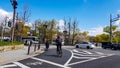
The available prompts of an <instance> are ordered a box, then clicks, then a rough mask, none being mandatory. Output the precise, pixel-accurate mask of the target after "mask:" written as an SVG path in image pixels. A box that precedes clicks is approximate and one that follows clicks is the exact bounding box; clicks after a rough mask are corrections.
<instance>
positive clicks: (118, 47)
mask: <svg viewBox="0 0 120 68" xmlns="http://www.w3.org/2000/svg"><path fill="white" fill-rule="evenodd" d="M111 49H113V50H120V44H112V48H111Z"/></svg>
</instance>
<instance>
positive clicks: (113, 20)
mask: <svg viewBox="0 0 120 68" xmlns="http://www.w3.org/2000/svg"><path fill="white" fill-rule="evenodd" d="M119 18H120V15H119V14H118V15H117V17H115V18H112V14H110V42H111V43H112V22H115V21H118V20H119Z"/></svg>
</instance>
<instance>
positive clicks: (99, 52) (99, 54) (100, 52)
mask: <svg viewBox="0 0 120 68" xmlns="http://www.w3.org/2000/svg"><path fill="white" fill-rule="evenodd" d="M95 53H97V54H99V55H104V54H103V53H101V52H95Z"/></svg>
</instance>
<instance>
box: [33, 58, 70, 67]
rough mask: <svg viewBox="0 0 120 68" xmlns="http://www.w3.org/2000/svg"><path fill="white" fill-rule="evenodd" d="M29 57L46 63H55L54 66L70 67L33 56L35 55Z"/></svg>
mask: <svg viewBox="0 0 120 68" xmlns="http://www.w3.org/2000/svg"><path fill="white" fill-rule="evenodd" d="M31 59H34V60H38V61H42V62H46V63H49V64H52V65H56V66H59V67H62V68H70V67H66V66H63V65H61V64H58V63H54V62H51V61H47V60H44V59H39V58H35V57H32V58H31Z"/></svg>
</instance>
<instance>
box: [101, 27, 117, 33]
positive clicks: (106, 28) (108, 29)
mask: <svg viewBox="0 0 120 68" xmlns="http://www.w3.org/2000/svg"><path fill="white" fill-rule="evenodd" d="M117 27H118V26H115V25H114V26H112V32H113V31H115V30H116V28H117ZM103 31H104V32H106V33H110V26H106V27H105V28H104V29H103Z"/></svg>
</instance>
